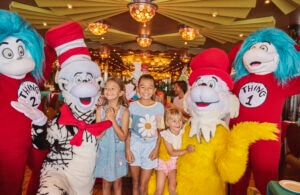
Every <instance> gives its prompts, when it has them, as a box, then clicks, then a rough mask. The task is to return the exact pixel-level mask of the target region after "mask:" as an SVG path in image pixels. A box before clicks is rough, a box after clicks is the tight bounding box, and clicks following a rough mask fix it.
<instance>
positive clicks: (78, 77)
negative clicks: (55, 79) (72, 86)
mask: <svg viewBox="0 0 300 195" xmlns="http://www.w3.org/2000/svg"><path fill="white" fill-rule="evenodd" d="M81 82H82V78H81V76H80V75H76V76H75V83H77V84H78V83H81Z"/></svg>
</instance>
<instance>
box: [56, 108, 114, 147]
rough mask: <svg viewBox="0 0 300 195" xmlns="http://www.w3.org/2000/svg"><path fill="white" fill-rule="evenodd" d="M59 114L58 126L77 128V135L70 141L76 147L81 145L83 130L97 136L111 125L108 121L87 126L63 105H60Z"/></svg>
mask: <svg viewBox="0 0 300 195" xmlns="http://www.w3.org/2000/svg"><path fill="white" fill-rule="evenodd" d="M60 112H61V114H60V117H59V119H58V124H60V125H72V126H76V127H77V128H78V132H77V134H76V135H74V137H73V138H72V139H71V141H70V144H71V145H76V146H80V145H81V143H82V136H83V131H84V130H86V131H88V132H90V133H91V134H93V135H94V136H97V135H100V134H101V133H102V132H103V131H105V130H106V129H107V128H109V127H110V126H111V125H112V123H111V121H110V120H106V121H102V122H99V123H95V124H87V123H86V122H85V121H83V120H78V119H76V118H75V117H74V116H73V114H72V112H71V111H70V109H69V107H68V106H67V105H65V104H64V105H62V107H61V110H60Z"/></svg>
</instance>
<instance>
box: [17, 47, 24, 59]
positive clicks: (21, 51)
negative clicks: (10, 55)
mask: <svg viewBox="0 0 300 195" xmlns="http://www.w3.org/2000/svg"><path fill="white" fill-rule="evenodd" d="M18 52H19V55H20V56H24V54H25V52H24V47H23V46H22V45H20V46H19V47H18Z"/></svg>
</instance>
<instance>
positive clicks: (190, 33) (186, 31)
mask: <svg viewBox="0 0 300 195" xmlns="http://www.w3.org/2000/svg"><path fill="white" fill-rule="evenodd" d="M179 34H180V36H181V37H182V39H183V40H186V41H191V40H194V39H195V38H196V36H198V35H199V31H198V30H197V29H195V28H192V27H189V26H185V25H182V26H181V27H180V29H179Z"/></svg>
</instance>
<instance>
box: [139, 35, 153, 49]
mask: <svg viewBox="0 0 300 195" xmlns="http://www.w3.org/2000/svg"><path fill="white" fill-rule="evenodd" d="M136 42H137V44H138V45H139V46H141V47H149V46H150V45H151V43H152V38H151V37H150V36H149V35H147V34H141V35H139V36H138V37H137V38H136Z"/></svg>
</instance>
